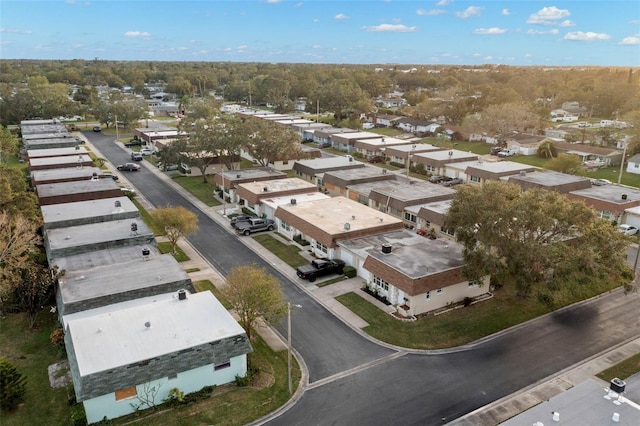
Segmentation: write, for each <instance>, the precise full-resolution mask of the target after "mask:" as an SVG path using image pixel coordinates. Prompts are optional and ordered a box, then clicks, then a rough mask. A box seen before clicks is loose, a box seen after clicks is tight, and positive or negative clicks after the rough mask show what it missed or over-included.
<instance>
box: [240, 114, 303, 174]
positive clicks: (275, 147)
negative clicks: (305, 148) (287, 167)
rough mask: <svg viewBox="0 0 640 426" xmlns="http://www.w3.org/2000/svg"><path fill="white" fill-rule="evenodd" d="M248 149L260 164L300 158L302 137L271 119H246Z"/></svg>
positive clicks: (266, 164)
mask: <svg viewBox="0 0 640 426" xmlns="http://www.w3.org/2000/svg"><path fill="white" fill-rule="evenodd" d="M245 123H246V125H247V134H248V141H247V143H246V146H245V148H246V150H247V152H248V153H249V155H251V157H253V158H254V159H255V160H256V161H257V162H258V164H260V165H261V166H263V167H267V166H268V165H269V164H270V163H272V162H274V161H276V160H282V159H293V158H300V157H301V156H302V151H300V145H299V142H300V137H299V136H298V135H297V134H295V133H294V132H292V131H291V130H289V129H288V128H287V127H285V126H283V125H281V124H278V123H274V122H272V121H270V120H262V119H259V118H250V119H248V120H246V122H245Z"/></svg>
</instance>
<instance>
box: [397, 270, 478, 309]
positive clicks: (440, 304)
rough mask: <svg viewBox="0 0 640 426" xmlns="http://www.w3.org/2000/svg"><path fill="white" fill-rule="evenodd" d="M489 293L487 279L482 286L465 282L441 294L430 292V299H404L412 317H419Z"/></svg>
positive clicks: (421, 295) (420, 297)
mask: <svg viewBox="0 0 640 426" xmlns="http://www.w3.org/2000/svg"><path fill="white" fill-rule="evenodd" d="M390 284H391V283H390ZM488 291H489V278H488V277H486V278H485V280H484V284H483V285H480V286H479V285H472V286H470V285H469V283H468V282H467V281H463V282H461V283H458V284H454V285H451V286H448V287H443V288H442V289H441V291H440V292H438V291H437V290H432V291H430V292H429V298H427V293H423V294H418V295H416V296H408V295H404V297H405V298H406V299H408V302H406V304H407V305H409V307H410V308H411V310H410V313H411V314H412V315H418V314H422V313H425V312H429V311H433V310H436V309H440V308H444V307H445V306H447V305H448V304H453V303H458V302H461V301H463V300H464V298H465V297H477V296H480V295H483V294H485V293H487V292H488Z"/></svg>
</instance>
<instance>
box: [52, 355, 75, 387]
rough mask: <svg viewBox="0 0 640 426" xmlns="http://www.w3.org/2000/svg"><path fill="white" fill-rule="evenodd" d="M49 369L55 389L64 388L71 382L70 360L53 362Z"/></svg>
mask: <svg viewBox="0 0 640 426" xmlns="http://www.w3.org/2000/svg"><path fill="white" fill-rule="evenodd" d="M47 370H48V372H49V384H50V385H51V387H52V388H53V389H57V388H63V387H65V386H67V385H68V384H69V383H71V371H70V370H69V362H68V361H62V362H58V363H56V364H51V365H50V366H49V368H48V369H47Z"/></svg>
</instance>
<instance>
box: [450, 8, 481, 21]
mask: <svg viewBox="0 0 640 426" xmlns="http://www.w3.org/2000/svg"><path fill="white" fill-rule="evenodd" d="M482 9H484V8H483V7H479V6H469V7H468V8H466V9H465V10H464V11H462V12H456V16H457V17H458V18H460V19H467V18H471V17H472V16H480V12H482Z"/></svg>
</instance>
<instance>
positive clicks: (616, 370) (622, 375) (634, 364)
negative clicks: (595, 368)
mask: <svg viewBox="0 0 640 426" xmlns="http://www.w3.org/2000/svg"><path fill="white" fill-rule="evenodd" d="M639 371H640V354H635V355H633V356H631V357H629V358H627V359H625V360H624V361H621V362H619V363H617V364H616V365H614V366H612V367H609V368H607V369H606V370H604V371H601V372H600V373H598V374H596V376H598V377H599V378H601V379H602V380H605V381H607V382H610V381H611V379H614V378H616V377H617V378H619V379H622V380H625V379H626V378H628V377H631V376H633V375H634V374H636V373H637V372H639Z"/></svg>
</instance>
